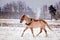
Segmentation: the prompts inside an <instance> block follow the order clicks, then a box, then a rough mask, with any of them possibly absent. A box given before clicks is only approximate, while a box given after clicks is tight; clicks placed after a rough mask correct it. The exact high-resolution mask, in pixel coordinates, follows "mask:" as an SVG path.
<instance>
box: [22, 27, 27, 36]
mask: <svg viewBox="0 0 60 40" xmlns="http://www.w3.org/2000/svg"><path fill="white" fill-rule="evenodd" d="M27 29H28V27H26V28H25V29H24V30H23V33H22V35H21V37H23V34H24V32H25V31H26V30H27Z"/></svg>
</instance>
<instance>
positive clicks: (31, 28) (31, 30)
mask: <svg viewBox="0 0 60 40" xmlns="http://www.w3.org/2000/svg"><path fill="white" fill-rule="evenodd" d="M30 29H31V32H32V35H33V37H34V32H33V28H30Z"/></svg>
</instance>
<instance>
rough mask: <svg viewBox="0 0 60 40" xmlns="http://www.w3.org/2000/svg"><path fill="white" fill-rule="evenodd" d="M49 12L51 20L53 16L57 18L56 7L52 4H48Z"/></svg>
mask: <svg viewBox="0 0 60 40" xmlns="http://www.w3.org/2000/svg"><path fill="white" fill-rule="evenodd" d="M49 12H50V14H51V20H52V18H54V19H56V20H57V17H56V9H55V8H54V7H53V5H50V7H49Z"/></svg>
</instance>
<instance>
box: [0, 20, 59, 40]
mask: <svg viewBox="0 0 60 40" xmlns="http://www.w3.org/2000/svg"><path fill="white" fill-rule="evenodd" d="M46 21H47V22H48V24H49V25H50V26H51V25H52V26H51V27H52V30H53V31H50V30H49V29H48V28H47V27H46V29H47V32H48V37H45V32H44V31H43V32H42V33H41V34H40V35H39V36H36V34H38V33H39V30H40V29H39V28H34V35H35V37H33V36H32V33H31V31H30V29H28V30H27V31H26V32H25V33H24V36H23V37H21V34H22V32H23V30H24V28H25V27H23V26H25V25H24V24H20V23H19V20H15V21H14V20H3V19H1V20H0V40H60V28H59V27H60V21H59V20H58V21H53V20H52V21H51V20H46ZM56 25H57V28H56Z"/></svg>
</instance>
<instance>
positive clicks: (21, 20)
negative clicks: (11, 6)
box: [20, 15, 26, 23]
mask: <svg viewBox="0 0 60 40" xmlns="http://www.w3.org/2000/svg"><path fill="white" fill-rule="evenodd" d="M25 16H26V15H23V16H22V17H21V19H20V23H22V22H23V21H24V19H25Z"/></svg>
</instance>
